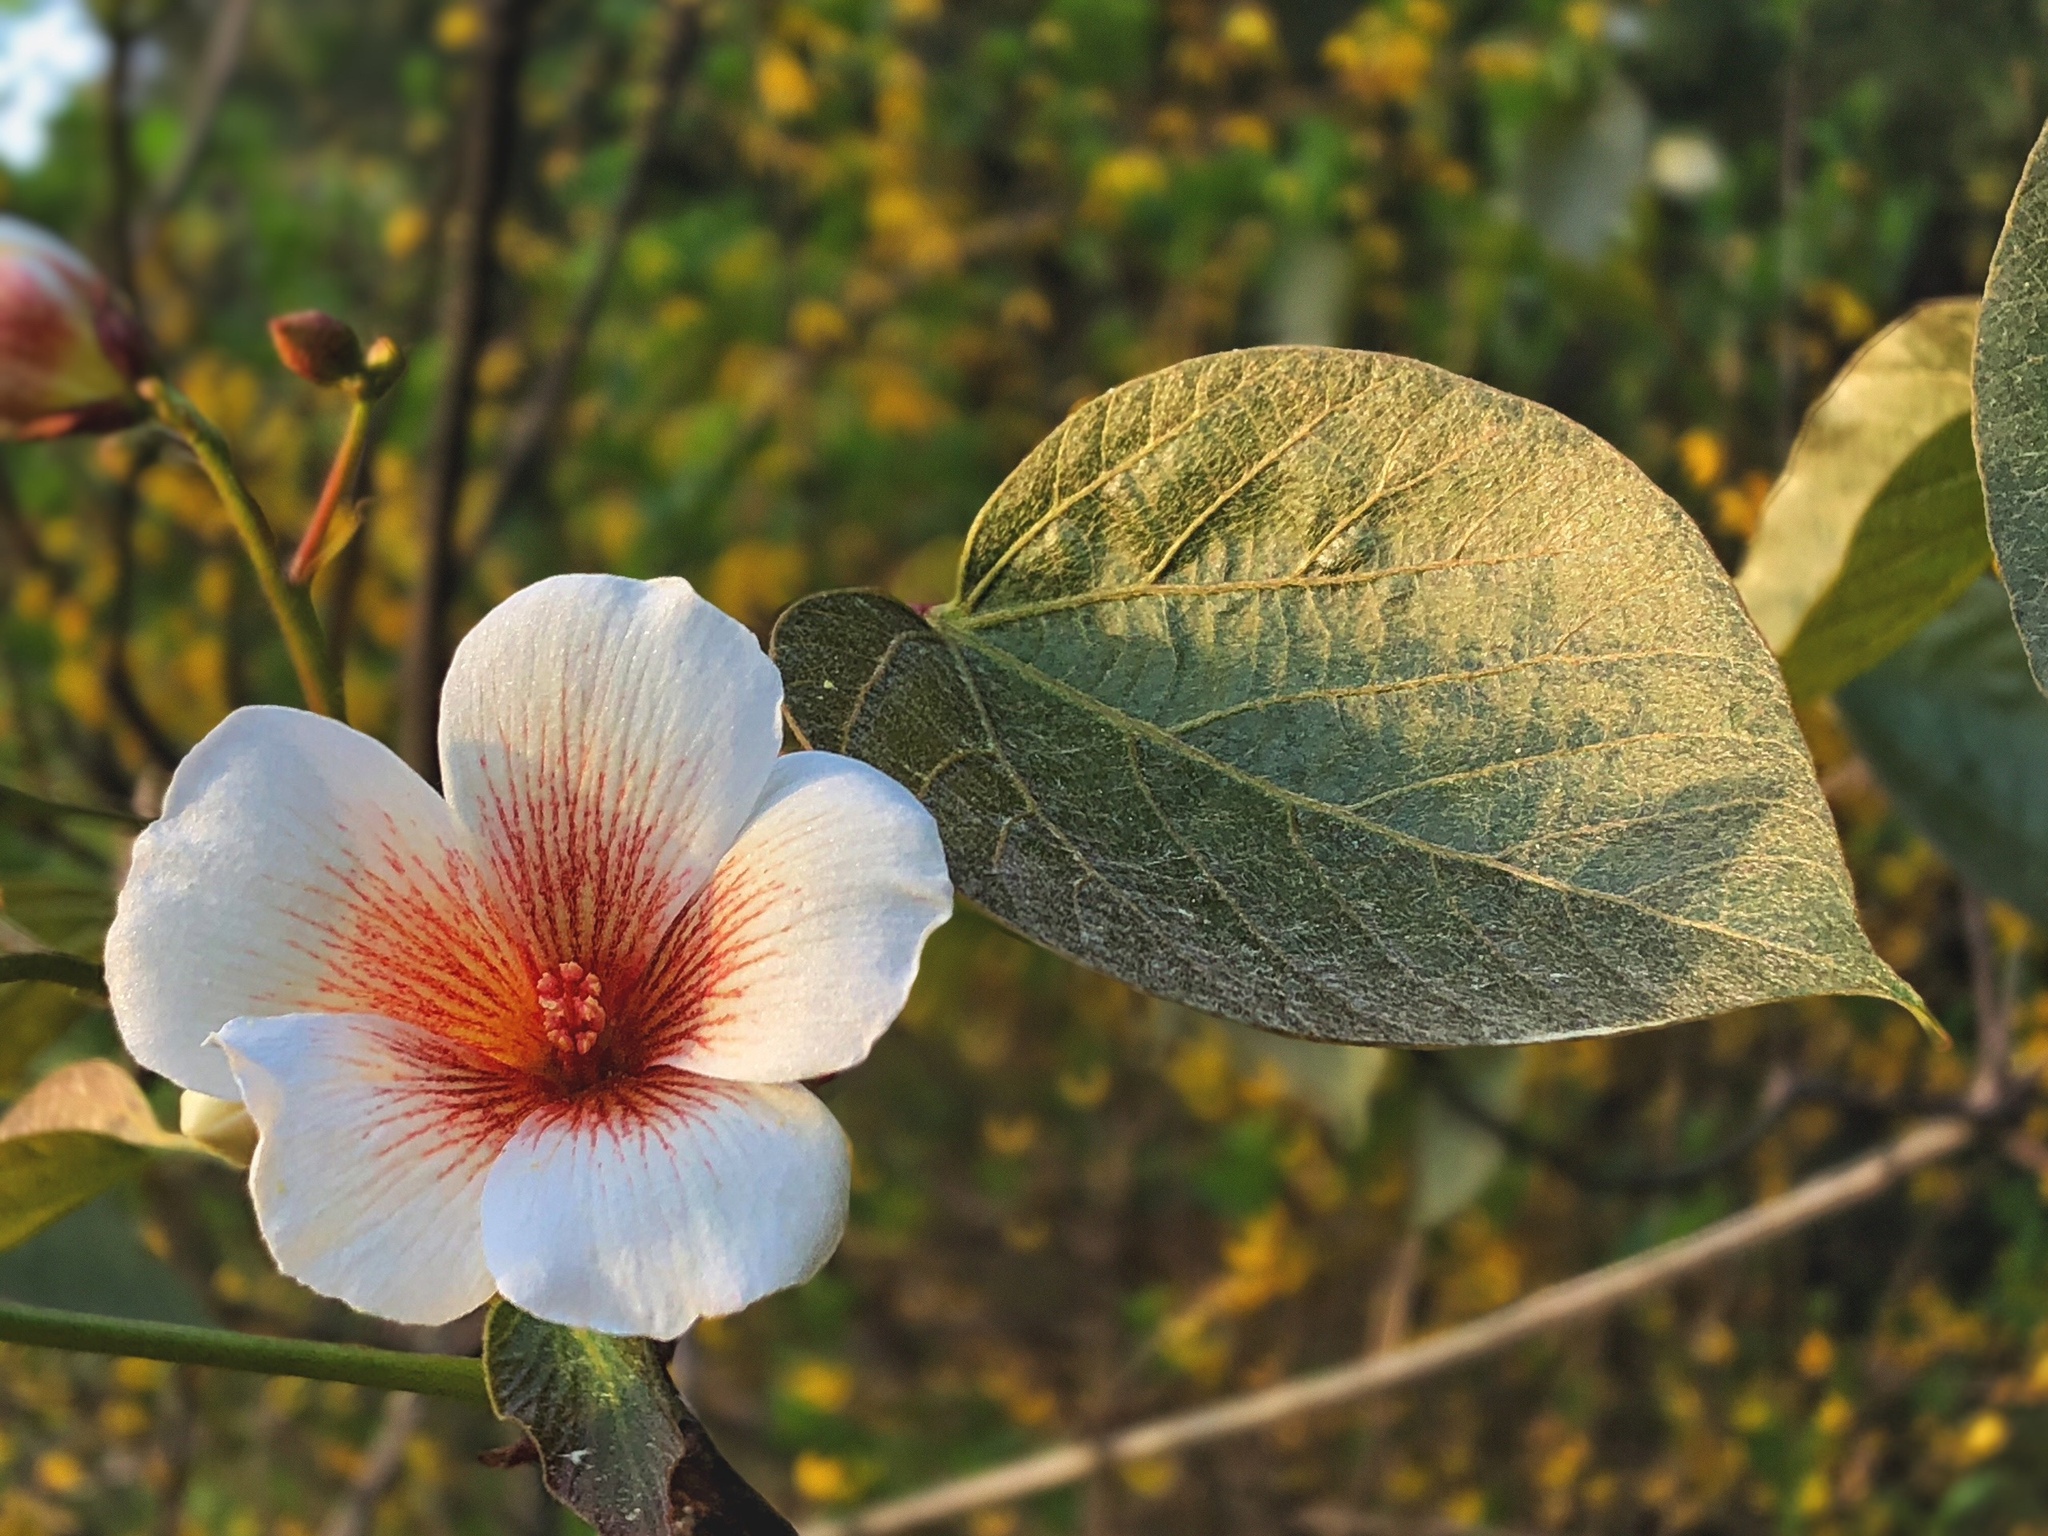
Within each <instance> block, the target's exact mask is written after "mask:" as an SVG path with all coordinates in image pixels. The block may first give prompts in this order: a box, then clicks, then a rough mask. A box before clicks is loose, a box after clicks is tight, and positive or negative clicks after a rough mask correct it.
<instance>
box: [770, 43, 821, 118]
mask: <svg viewBox="0 0 2048 1536" xmlns="http://www.w3.org/2000/svg"><path fill="white" fill-rule="evenodd" d="M754 90H755V93H756V94H757V95H759V96H760V98H761V108H762V110H763V111H765V112H766V113H767V114H768V115H769V116H770V117H773V118H780V119H782V120H784V121H789V120H792V119H795V118H800V117H808V116H810V115H811V113H812V112H814V111H816V110H817V106H818V87H817V85H816V83H815V82H813V81H812V79H811V72H810V71H809V70H808V69H806V68H804V63H803V60H801V59H799V58H798V57H797V56H796V55H795V54H793V53H791V52H790V51H789V50H788V49H786V48H770V49H769V50H768V51H767V52H765V53H763V54H762V55H761V58H760V61H759V62H758V63H757V64H755V66H754Z"/></svg>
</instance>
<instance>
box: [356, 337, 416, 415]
mask: <svg viewBox="0 0 2048 1536" xmlns="http://www.w3.org/2000/svg"><path fill="white" fill-rule="evenodd" d="M403 377H405V353H404V352H402V351H401V350H399V346H398V343H397V342H395V341H393V340H392V339H391V338H390V337H389V336H379V337H378V338H377V339H376V340H375V341H373V342H371V343H370V347H369V350H368V351H366V352H365V353H364V354H363V382H362V386H361V388H362V394H363V398H364V399H365V400H372V401H374V400H381V399H383V398H384V396H386V395H387V394H389V393H390V392H391V386H392V385H394V384H396V383H397V382H398V381H399V380H400V379H402V378H403Z"/></svg>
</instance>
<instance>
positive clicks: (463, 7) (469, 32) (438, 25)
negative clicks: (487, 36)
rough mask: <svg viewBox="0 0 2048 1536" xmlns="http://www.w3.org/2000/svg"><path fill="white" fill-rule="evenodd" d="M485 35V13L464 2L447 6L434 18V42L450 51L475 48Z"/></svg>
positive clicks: (458, 51)
mask: <svg viewBox="0 0 2048 1536" xmlns="http://www.w3.org/2000/svg"><path fill="white" fill-rule="evenodd" d="M483 35H484V13H483V11H482V10H481V9H480V8H479V7H477V6H474V5H471V4H468V3H467V0H464V3H461V4H457V5H451V6H448V7H446V8H445V9H444V10H443V11H442V12H441V14H440V15H438V16H436V17H435V18H434V42H435V44H436V45H437V46H439V47H440V48H442V49H443V50H445V51H446V52H448V53H461V52H463V51H464V50H465V49H469V48H474V47H475V46H476V45H477V43H478V42H479V41H480V40H481V39H482V38H483Z"/></svg>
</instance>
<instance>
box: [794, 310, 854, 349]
mask: <svg viewBox="0 0 2048 1536" xmlns="http://www.w3.org/2000/svg"><path fill="white" fill-rule="evenodd" d="M852 336H853V327H852V326H850V325H849V324H847V321H846V313H845V311H844V310H842V309H840V307H839V306H838V305H837V304H834V303H832V302H831V301H830V300H828V299H815V298H813V299H799V300H798V301H797V302H796V304H795V306H794V307H792V308H791V310H790V312H789V339H790V340H791V341H793V342H795V343H796V344H797V345H798V346H800V347H802V348H803V349H804V350H805V351H806V352H825V351H829V350H831V349H832V348H833V347H840V346H844V345H845V344H846V343H847V342H848V341H849V340H851V339H852Z"/></svg>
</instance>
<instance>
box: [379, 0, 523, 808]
mask: <svg viewBox="0 0 2048 1536" xmlns="http://www.w3.org/2000/svg"><path fill="white" fill-rule="evenodd" d="M532 11H533V0H489V3H488V4H487V5H485V7H484V32H483V39H482V42H481V43H480V44H479V46H478V49H477V63H476V78H475V80H474V81H473V82H472V87H471V96H470V101H469V108H468V117H467V122H466V124H465V126H464V130H463V135H462V148H461V158H462V176H461V190H460V192H459V193H458V196H457V201H456V205H455V208H454V210H453V211H452V213H451V215H450V219H449V228H448V252H447V274H448V276H447V286H446V288H445V290H444V297H443V300H442V305H441V382H440V393H439V395H438V397H437V398H436V399H435V401H434V416H433V423H432V426H431V428H430V430H429V433H428V438H427V489H426V502H425V505H424V507H423V508H422V513H423V524H424V526H423V527H422V529H421V534H422V540H423V542H424V544H425V546H426V548H425V551H424V555H425V558H424V560H423V561H422V570H421V574H420V584H419V588H418V590H417V591H416V592H414V594H413V603H412V617H411V622H410V625H409V626H408V629H407V633H406V641H405V658H404V664H403V668H402V671H401V677H400V689H401V697H400V703H399V745H400V749H401V750H402V751H403V753H404V755H405V758H406V760H407V761H408V762H410V763H411V764H412V765H413V767H414V768H416V769H418V770H419V771H420V772H421V773H423V774H426V775H428V776H429V777H432V776H433V775H434V774H435V772H436V767H435V760H434V758H435V754H434V727H435V723H436V718H437V715H438V712H439V705H440V694H441V675H442V673H443V672H445V671H446V670H447V666H448V607H449V604H450V603H451V602H452V601H453V600H454V597H455V588H456V581H457V577H458V574H459V572H458V562H457V559H456V550H455V516H456V512H457V510H458V508H459V507H460V505H461V500H462V486H463V481H464V480H465V479H466V478H467V477H468V473H469V450H470V443H469V435H470V425H471V421H470V418H471V417H472V415H473V414H474V412H475V407H476V360H477V355H478V354H479V353H480V352H481V351H482V350H483V344H484V337H485V335H486V334H487V333H488V331H489V328H490V300H491V286H492V277H493V275H494V270H495V268H496V265H497V263H496V260H495V255H494V251H493V246H494V244H495V242H496V237H497V229H498V216H499V215H500V213H502V212H503V210H504V206H505V197H506V192H507V189H508V187H509V184H510V180H511V169H512V148H513V140H514V138H515V137H516V136H517V132H518V127H519V75H520V69H521V66H522V65H523V63H524V62H525V58H526V43H527V32H528V24H529V21H530V20H531V16H532Z"/></svg>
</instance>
